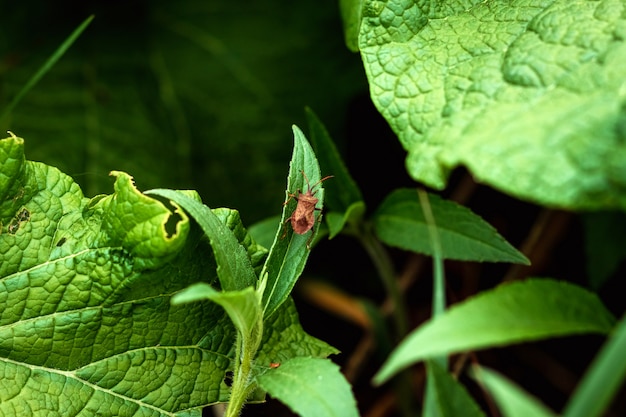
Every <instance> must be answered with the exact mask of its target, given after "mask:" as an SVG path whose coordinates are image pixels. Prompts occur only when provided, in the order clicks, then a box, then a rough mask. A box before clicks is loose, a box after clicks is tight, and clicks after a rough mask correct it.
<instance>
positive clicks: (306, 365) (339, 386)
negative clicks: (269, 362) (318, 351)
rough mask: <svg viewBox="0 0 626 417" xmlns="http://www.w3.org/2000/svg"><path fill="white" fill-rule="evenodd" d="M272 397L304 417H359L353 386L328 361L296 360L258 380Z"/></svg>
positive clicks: (263, 375) (336, 367) (313, 359)
mask: <svg viewBox="0 0 626 417" xmlns="http://www.w3.org/2000/svg"><path fill="white" fill-rule="evenodd" d="M257 380H258V383H259V385H260V386H261V388H263V389H264V390H265V391H267V392H268V393H269V394H270V395H271V396H272V397H274V398H276V399H278V400H280V401H281V402H283V403H285V404H286V405H287V406H289V408H291V409H292V410H293V411H294V412H295V413H297V414H298V415H300V416H302V417H317V416H328V417H333V416H336V417H352V416H358V415H359V413H358V410H357V407H356V401H355V400H354V396H353V395H352V391H351V389H350V384H348V382H347V381H346V380H345V378H344V377H343V375H342V374H341V372H340V370H339V367H338V366H337V365H335V364H334V363H332V362H331V361H329V360H327V359H317V358H294V359H292V360H289V361H287V362H284V363H281V364H280V366H279V367H278V368H275V369H268V371H267V372H265V373H264V374H262V375H259V376H258V377H257Z"/></svg>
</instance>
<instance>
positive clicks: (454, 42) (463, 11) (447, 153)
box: [359, 0, 626, 209]
mask: <svg viewBox="0 0 626 417" xmlns="http://www.w3.org/2000/svg"><path fill="white" fill-rule="evenodd" d="M623 9H624V2H623V1H622V0H607V1H576V2H572V1H569V0H557V1H546V0H514V1H509V0H495V1H482V0H466V1H454V2H444V1H441V2H434V3H433V2H411V1H409V2H407V1H404V0H389V1H376V0H369V1H367V2H366V4H365V7H364V9H363V10H364V12H363V13H364V14H363V22H362V25H361V31H360V35H359V46H360V50H361V54H362V58H363V62H364V65H365V71H366V73H367V77H368V80H369V84H370V92H371V96H372V99H373V101H374V103H375V105H376V107H377V108H378V110H379V111H380V112H381V113H382V115H383V116H384V117H385V118H386V119H387V121H388V122H389V124H390V125H391V127H392V128H393V130H394V131H395V132H396V134H397V135H398V137H399V139H400V141H401V143H402V145H403V146H404V148H405V149H406V150H407V152H408V157H407V163H406V165H407V169H408V171H409V173H410V175H411V176H412V177H413V178H415V179H416V180H418V181H421V182H423V183H425V184H427V185H429V186H431V187H434V188H438V189H442V188H444V187H445V186H446V182H447V178H448V176H449V174H450V172H451V171H452V170H453V169H454V168H456V167H459V166H465V167H467V168H468V169H469V171H470V172H471V173H472V176H473V177H474V178H475V179H476V180H478V181H480V182H483V183H486V184H489V185H490V186H493V187H495V188H497V189H499V190H502V191H504V192H506V193H509V194H511V195H513V196H515V197H518V198H522V199H527V200H531V201H534V202H537V203H540V204H544V205H550V206H557V207H567V208H578V209H582V208H585V209H591V208H625V207H626V162H625V161H626V130H625V129H624V126H625V120H626V110H625V109H626V106H625V104H626V101H625V99H626V84H625V83H624V73H623V68H625V67H626V38H625V37H624V36H622V32H623V26H624V23H625V20H624V15H623Z"/></svg>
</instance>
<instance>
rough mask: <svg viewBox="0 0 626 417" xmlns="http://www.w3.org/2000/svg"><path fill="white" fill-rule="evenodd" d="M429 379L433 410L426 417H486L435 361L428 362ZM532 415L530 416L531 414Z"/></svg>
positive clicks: (461, 386) (463, 389)
mask: <svg viewBox="0 0 626 417" xmlns="http://www.w3.org/2000/svg"><path fill="white" fill-rule="evenodd" d="M426 365H427V371H428V373H427V378H428V380H429V381H431V382H432V387H433V389H432V393H433V397H434V400H433V405H432V406H433V407H434V408H433V409H432V411H431V412H430V413H426V412H425V413H424V417H434V416H439V417H457V416H464V417H484V416H485V414H484V413H483V412H482V411H481V409H480V407H478V405H477V404H476V402H475V401H474V400H473V399H472V397H470V395H469V394H468V393H467V391H466V390H465V387H463V385H461V384H460V383H459V382H458V381H457V380H455V379H454V378H452V376H451V375H450V374H449V373H448V372H446V371H445V370H444V369H443V368H442V367H441V366H440V365H439V364H437V363H436V362H434V361H427V362H426ZM529 415H530V414H529Z"/></svg>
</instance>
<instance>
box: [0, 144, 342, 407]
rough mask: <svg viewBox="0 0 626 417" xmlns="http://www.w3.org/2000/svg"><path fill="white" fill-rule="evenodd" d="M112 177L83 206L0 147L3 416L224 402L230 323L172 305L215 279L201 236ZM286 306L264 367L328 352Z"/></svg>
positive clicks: (15, 152) (201, 309)
mask: <svg viewBox="0 0 626 417" xmlns="http://www.w3.org/2000/svg"><path fill="white" fill-rule="evenodd" d="M115 176H116V181H115V185H114V193H113V194H111V195H100V196H97V197H94V198H92V199H88V198H84V197H83V194H82V191H81V189H80V188H79V187H78V186H77V185H76V184H75V183H74V181H73V180H72V179H71V178H70V177H69V176H67V175H65V174H63V173H62V172H60V171H59V170H58V169H56V168H53V167H50V166H47V165H44V164H41V163H36V162H31V161H26V160H25V158H24V154H23V140H22V139H21V138H16V137H11V138H7V139H3V140H1V141H0V196H1V197H2V200H1V202H0V222H1V224H2V233H1V234H0V375H2V378H0V415H2V416H3V417H4V416H6V417H12V416H15V417H21V416H24V415H29V416H50V415H52V416H54V415H58V416H65V415H68V414H72V415H76V416H83V417H88V416H96V415H99V416H133V417H135V416H183V415H184V416H200V415H201V409H202V407H203V406H205V405H207V404H210V403H214V402H218V401H225V400H227V399H228V396H229V390H228V387H227V386H226V384H225V382H224V377H225V374H226V372H227V371H228V370H229V369H230V368H231V358H232V355H233V344H234V340H235V332H234V329H233V326H232V324H231V321H230V320H229V318H228V317H227V315H226V313H225V312H224V310H223V309H222V307H220V306H219V305H217V304H215V303H212V302H209V301H205V302H198V303H192V304H186V305H182V306H181V305H176V306H173V305H171V304H170V299H171V297H172V296H173V295H174V294H176V293H177V292H179V291H181V290H182V289H183V288H185V287H187V286H188V285H190V284H192V283H194V282H199V281H201V282H205V283H213V282H215V281H216V280H217V273H216V268H217V265H216V262H215V259H214V257H213V253H212V250H211V248H210V247H209V245H208V241H207V239H206V238H205V237H204V235H203V234H202V231H201V229H200V228H199V227H196V226H194V225H192V224H191V222H190V221H189V218H188V217H187V215H186V214H185V212H183V211H182V210H181V209H179V208H178V207H177V206H175V205H174V206H166V205H164V204H163V203H161V202H160V201H158V200H156V199H153V198H151V197H149V196H146V195H144V194H142V193H141V192H139V191H138V190H137V188H135V186H134V184H133V182H132V179H131V177H130V176H128V175H127V174H124V173H121V172H117V173H115ZM24 213H28V215H25V214H24ZM224 214H225V213H223V212H222V213H220V214H219V216H220V217H221V218H222V219H223V220H224V222H225V224H227V225H228V226H229V228H231V229H234V230H235V231H236V230H239V229H240V228H241V225H240V224H239V225H232V223H231V222H232V219H234V218H236V216H230V215H224ZM229 219H230V220H229ZM235 235H238V236H241V233H237V232H235ZM244 240H245V239H242V240H240V243H241V244H245V243H244ZM283 305H284V307H281V308H280V309H279V310H278V311H276V312H275V314H274V315H273V320H272V321H269V322H268V323H266V332H267V335H268V338H267V339H265V341H264V343H265V344H264V345H263V346H262V347H261V352H267V353H263V354H264V355H266V356H263V357H264V358H266V357H267V355H268V354H269V355H272V356H273V353H271V352H281V355H282V357H283V358H284V359H285V360H287V359H289V358H292V357H295V356H302V355H311V356H327V355H328V354H330V353H333V352H334V350H333V349H332V348H331V347H329V346H328V345H326V344H324V343H323V342H320V341H317V340H316V339H314V338H312V337H310V336H308V335H307V334H306V333H304V332H303V330H302V328H301V327H300V326H299V323H298V319H297V314H296V312H295V310H294V308H293V304H292V303H284V304H283ZM277 334H279V335H281V337H274V338H271V337H270V336H271V335H277Z"/></svg>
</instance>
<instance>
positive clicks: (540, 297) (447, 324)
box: [374, 279, 615, 383]
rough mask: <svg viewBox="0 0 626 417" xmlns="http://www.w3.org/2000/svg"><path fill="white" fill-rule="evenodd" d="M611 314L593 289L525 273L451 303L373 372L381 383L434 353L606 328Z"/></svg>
mask: <svg viewBox="0 0 626 417" xmlns="http://www.w3.org/2000/svg"><path fill="white" fill-rule="evenodd" d="M614 322H615V320H614V318H613V316H612V315H611V313H609V311H608V310H607V309H606V308H605V307H604V305H603V304H602V302H601V301H600V299H599V298H598V297H597V296H596V295H595V294H593V293H591V292H589V291H587V290H585V289H583V288H581V287H578V286H576V285H573V284H569V283H566V282H560V281H553V280H547V279H529V280H526V281H522V282H514V283H510V284H504V285H501V286H499V287H497V288H495V289H493V290H490V291H485V292H483V293H481V294H479V295H477V296H475V297H472V298H470V299H468V300H466V301H463V302H461V303H459V304H456V305H454V306H452V307H451V308H450V309H449V310H447V311H446V312H445V313H444V314H443V315H442V316H441V317H439V318H437V319H435V320H431V321H428V322H426V323H425V324H423V325H422V326H420V327H419V328H417V329H416V330H415V331H413V332H412V333H411V334H410V335H409V336H408V337H407V338H406V339H405V340H404V341H402V342H401V343H400V345H399V346H398V347H397V349H396V350H395V351H394V352H393V353H392V354H391V356H390V357H389V359H388V360H387V362H386V363H385V364H384V365H383V367H382V368H381V370H380V371H379V372H378V374H377V375H376V376H375V378H374V380H375V382H376V383H382V382H384V381H385V380H387V379H388V378H389V377H390V376H392V375H393V374H395V373H396V372H398V371H399V370H400V369H402V368H405V367H406V366H409V365H411V364H413V363H415V362H418V361H421V360H425V359H430V358H433V357H436V356H438V355H447V354H452V353H457V352H463V351H468V350H473V349H482V348H487V347H494V346H503V345H507V344H512V343H519V342H524V341H531V340H539V339H546V338H550V337H557V336H565V335H573V334H582V333H608V332H609V331H611V328H612V327H613V324H614Z"/></svg>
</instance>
